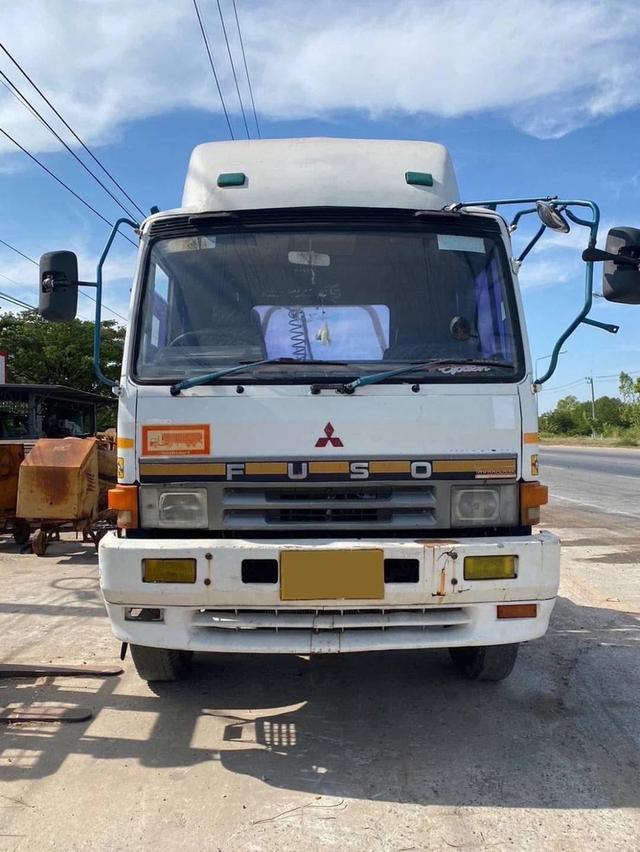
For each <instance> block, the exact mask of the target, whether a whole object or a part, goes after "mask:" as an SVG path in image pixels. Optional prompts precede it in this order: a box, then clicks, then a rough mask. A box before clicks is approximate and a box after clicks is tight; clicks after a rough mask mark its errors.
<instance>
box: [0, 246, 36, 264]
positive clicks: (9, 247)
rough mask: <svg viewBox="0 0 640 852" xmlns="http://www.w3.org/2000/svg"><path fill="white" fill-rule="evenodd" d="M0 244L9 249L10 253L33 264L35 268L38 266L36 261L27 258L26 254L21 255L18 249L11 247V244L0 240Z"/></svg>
mask: <svg viewBox="0 0 640 852" xmlns="http://www.w3.org/2000/svg"><path fill="white" fill-rule="evenodd" d="M0 243H2V245H3V246H6V247H7V248H8V249H11V251H15V253H16V254H19V255H20V257H24V259H25V260H28V261H29V263H35V265H36V266H37V265H38V261H37V260H34V259H33V258H32V257H29V255H28V254H23V252H21V251H20V249H17V248H16V247H15V246H12V245H11V243H7V242H5V241H4V240H0Z"/></svg>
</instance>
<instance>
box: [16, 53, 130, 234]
mask: <svg viewBox="0 0 640 852" xmlns="http://www.w3.org/2000/svg"><path fill="white" fill-rule="evenodd" d="M0 50H2V51H3V52H4V53H5V54H6V55H7V56H8V57H9V59H10V60H11V62H13V64H14V65H15V66H16V68H17V69H18V71H20V73H21V74H22V76H23V77H25V78H26V79H27V80H28V81H29V83H31V85H32V86H33V88H34V89H35V90H36V92H37V93H38V94H39V95H40V97H41V98H42V100H43V101H44V102H45V103H46V104H47V106H48V107H49V108H50V109H51V110H52V112H53V113H54V114H55V115H56V116H57V117H58V118H59V119H60V121H61V122H62V123H63V124H64V126H65V127H66V128H67V130H68V131H69V133H71V135H72V136H73V138H74V139H75V140H76V141H77V142H78V143H79V144H80V145H81V146H82V147H83V148H84V150H85V151H86V152H87V154H88V155H89V156H90V157H91V159H92V160H93V161H94V162H95V163H96V165H98V166H99V167H100V168H101V169H102V171H103V172H104V174H106V176H107V177H108V178H109V180H110V181H112V183H113V184H114V185H115V186H117V187H118V189H119V190H120V192H121V193H122V194H123V195H124V196H125V198H126V199H127V200H128V201H130V202H131V204H133V206H134V207H135V208H136V210H137V211H138V212H139V213H140V215H141V216H143V217H145V216H146V213H145V212H144V210H143V209H142V208H141V207H140V206H139V205H138V204H136V202H135V201H134V200H133V198H131V196H130V195H129V193H128V192H127V191H126V190H125V189H124V188H123V187H122V186H121V184H120V183H118V181H117V180H116V179H115V178H114V176H113V175H112V174H111V172H110V171H109V170H108V169H107V168H106V167H105V166H103V165H102V163H101V162H100V160H99V159H98V158H97V157H96V155H95V154H94V153H93V151H92V150H91V149H90V148H89V147H88V146H87V145H86V144H85V143H84V142H83V140H82V139H81V138H80V136H78V134H77V133H76V131H75V130H74V129H73V127H71V125H70V124H69V123H68V122H67V121H66V119H65V118H63V116H62V115H61V114H60V113H59V112H58V110H57V109H56V108H55V106H54V105H53V104H52V103H51V101H50V100H49V98H48V97H47V96H46V95H45V94H44V92H43V91H42V89H40V88H39V86H37V85H36V83H34V81H33V80H32V79H31V77H30V76H29V75H28V74H27V72H26V71H25V70H24V68H23V67H22V65H20V63H19V62H18V61H17V59H14V57H13V56H12V55H11V53H9V51H8V50H7V48H6V47H5V46H4V44H2V42H0ZM131 218H135V217H131Z"/></svg>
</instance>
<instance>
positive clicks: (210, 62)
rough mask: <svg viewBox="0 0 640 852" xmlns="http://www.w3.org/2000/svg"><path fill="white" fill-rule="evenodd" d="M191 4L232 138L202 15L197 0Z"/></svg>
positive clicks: (232, 136)
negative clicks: (196, 17)
mask: <svg viewBox="0 0 640 852" xmlns="http://www.w3.org/2000/svg"><path fill="white" fill-rule="evenodd" d="M193 6H194V9H195V10H196V15H197V16H198V23H199V24H200V32H201V33H202V40H203V41H204V46H205V48H206V50H207V56H208V57H209V65H210V66H211V73H212V74H213V79H214V80H215V81H216V88H217V89H218V94H219V95H220V103H221V104H222V110H223V112H224V117H225V118H226V120H227V127H228V128H229V135H230V136H231V138H232V139H235V138H236V137H235V136H234V135H233V127H232V126H231V121H230V120H229V113H228V112H227V106H226V104H225V102H224V97H223V95H222V89H221V88H220V81H219V80H218V75H217V73H216V66H215V64H214V62H213V56H212V55H211V48H210V47H209V39H208V38H207V33H206V31H205V28H204V24H203V22H202V16H201V15H200V9H199V8H198V0H193Z"/></svg>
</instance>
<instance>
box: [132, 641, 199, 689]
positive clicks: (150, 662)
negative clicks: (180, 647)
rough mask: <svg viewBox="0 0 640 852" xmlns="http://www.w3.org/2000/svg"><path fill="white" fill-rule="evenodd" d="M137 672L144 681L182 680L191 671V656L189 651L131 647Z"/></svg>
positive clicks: (139, 646)
mask: <svg viewBox="0 0 640 852" xmlns="http://www.w3.org/2000/svg"><path fill="white" fill-rule="evenodd" d="M129 647H130V649H131V656H132V658H133V664H134V666H135V667H136V671H137V672H138V674H139V675H140V677H141V678H142V680H146V681H149V682H151V683H153V682H154V681H172V680H180V679H181V678H183V677H184V676H185V675H186V674H187V672H188V671H189V663H190V660H191V654H190V653H189V652H188V651H173V650H169V649H168V648H148V647H146V646H145V645H130V646H129Z"/></svg>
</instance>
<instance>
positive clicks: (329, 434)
mask: <svg viewBox="0 0 640 852" xmlns="http://www.w3.org/2000/svg"><path fill="white" fill-rule="evenodd" d="M335 431H336V430H335V429H334V428H333V426H332V425H331V423H327V425H326V426H325V427H324V437H322V438H318V440H317V441H316V447H326V446H327V445H328V444H331V446H332V447H344V444H343V443H342V441H341V440H340V438H336V437H335Z"/></svg>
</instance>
